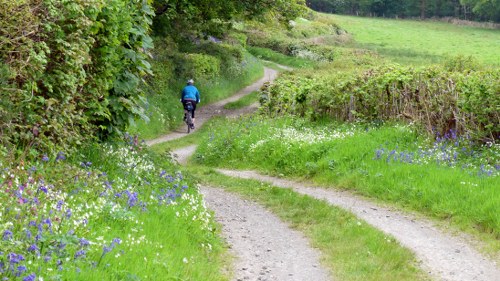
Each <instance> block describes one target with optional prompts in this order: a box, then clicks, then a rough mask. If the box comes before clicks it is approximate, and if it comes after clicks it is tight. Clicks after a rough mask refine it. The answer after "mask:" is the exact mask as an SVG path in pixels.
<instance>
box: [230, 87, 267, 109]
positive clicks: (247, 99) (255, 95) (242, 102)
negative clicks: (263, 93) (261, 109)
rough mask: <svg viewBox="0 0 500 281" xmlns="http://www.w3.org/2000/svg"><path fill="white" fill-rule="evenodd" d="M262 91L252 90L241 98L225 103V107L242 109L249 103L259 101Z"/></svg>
mask: <svg viewBox="0 0 500 281" xmlns="http://www.w3.org/2000/svg"><path fill="white" fill-rule="evenodd" d="M259 97H260V93H259V92H257V91H254V92H251V93H250V94H248V95H246V96H244V97H242V98H241V99H239V100H237V101H235V102H231V103H228V104H226V105H224V108H225V109H240V108H243V107H246V106H249V105H252V104H254V103H257V102H258V101H259Z"/></svg>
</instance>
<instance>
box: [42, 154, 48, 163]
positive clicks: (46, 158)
mask: <svg viewBox="0 0 500 281" xmlns="http://www.w3.org/2000/svg"><path fill="white" fill-rule="evenodd" d="M42 161H43V162H47V161H49V157H48V156H47V155H46V154H44V155H43V156H42Z"/></svg>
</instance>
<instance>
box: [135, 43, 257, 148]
mask: <svg viewBox="0 0 500 281" xmlns="http://www.w3.org/2000/svg"><path fill="white" fill-rule="evenodd" d="M245 60H246V62H247V63H246V66H245V68H244V71H243V72H242V73H241V75H239V76H237V77H219V78H216V79H213V80H210V81H206V82H203V81H202V82H198V81H196V82H198V83H195V86H196V87H197V88H198V90H199V91H200V95H201V103H200V104H199V105H198V106H199V107H203V106H204V105H205V104H210V103H212V102H215V101H218V100H221V99H224V98H226V97H229V96H231V95H232V94H234V93H235V92H237V91H238V90H239V89H241V88H242V87H244V86H247V85H250V84H252V83H253V82H255V81H256V80H258V79H259V78H260V77H262V75H263V74H264V68H263V65H262V63H261V62H260V60H258V59H256V58H255V57H253V56H252V55H250V54H249V53H245ZM157 83H158V82H157ZM159 84H160V85H161V84H162V83H159ZM163 84H165V85H168V86H167V87H166V88H164V89H156V90H155V91H154V92H151V93H150V94H149V95H148V96H147V99H148V103H147V104H146V111H147V112H148V117H149V120H142V119H141V120H137V121H136V122H135V123H133V124H132V126H131V128H130V130H129V131H130V133H132V134H138V135H139V136H140V137H141V138H142V139H153V138H155V137H158V136H160V135H162V134H165V133H167V132H169V131H171V130H172V129H175V128H178V127H179V126H180V125H181V124H182V122H183V121H182V118H183V114H184V113H183V109H182V104H181V103H180V102H179V100H180V93H181V90H182V88H183V87H184V86H185V81H175V82H172V83H170V84H169V83H163Z"/></svg>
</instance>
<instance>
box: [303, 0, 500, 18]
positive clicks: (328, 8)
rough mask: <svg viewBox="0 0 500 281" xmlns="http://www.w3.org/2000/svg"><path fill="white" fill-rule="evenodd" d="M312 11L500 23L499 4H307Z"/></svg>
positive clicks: (447, 0) (325, 0)
mask: <svg viewBox="0 0 500 281" xmlns="http://www.w3.org/2000/svg"><path fill="white" fill-rule="evenodd" d="M307 4H308V6H309V7H311V8H312V9H315V10H317V11H322V12H328V13H338V14H351V15H369V16H379V17H399V18H405V17H420V18H430V17H455V18H461V19H466V20H482V21H495V22H500V1H498V0H488V1H483V0H434V1H427V0H404V1H399V0H347V1H346V0H308V1H307Z"/></svg>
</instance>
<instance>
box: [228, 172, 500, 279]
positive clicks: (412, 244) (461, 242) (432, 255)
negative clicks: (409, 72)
mask: <svg viewBox="0 0 500 281" xmlns="http://www.w3.org/2000/svg"><path fill="white" fill-rule="evenodd" d="M219 172H221V173H223V174H225V175H228V176H232V177H240V178H247V179H257V180H260V181H265V182H269V183H271V184H272V185H275V186H278V187H283V188H291V189H293V190H294V191H296V192H298V193H301V194H305V195H308V196H311V197H314V198H317V199H323V200H326V201H327V202H329V203H330V204H332V205H335V206H338V207H341V208H343V209H346V210H349V211H351V212H352V213H354V214H355V215H356V216H358V217H359V218H361V219H363V220H365V221H366V222H368V223H369V224H371V225H372V226H374V227H376V228H378V229H380V230H382V231H384V232H385V233H387V234H390V235H392V236H393V237H394V238H395V239H396V240H398V241H399V242H400V243H401V244H402V245H403V246H405V247H407V248H409V249H411V250H412V251H413V252H414V253H415V254H416V256H417V258H418V259H419V260H420V262H421V266H422V268H424V269H426V270H427V271H428V272H429V274H430V275H431V276H433V277H435V278H436V279H437V280H450V281H451V280H454V281H455V280H456V281H468V280H478V281H499V280H500V269H499V268H498V265H496V264H495V263H494V262H492V261H490V260H488V259H486V258H485V257H483V256H482V255H481V254H480V253H478V252H477V251H476V250H475V249H474V248H473V247H472V246H471V245H470V244H469V243H468V242H467V239H465V238H461V237H456V236H452V235H449V234H446V233H443V232H442V231H440V230H438V229H437V228H436V227H434V226H433V225H432V223H431V222H429V221H426V220H423V219H420V218H419V219H417V218H415V217H413V216H411V215H409V214H403V213H401V212H399V211H395V210H390V209H387V208H384V207H381V206H378V205H376V204H374V203H372V202H368V201H366V200H364V199H361V198H359V197H357V196H354V195H352V194H350V193H348V192H341V191H335V190H326V189H322V188H316V187H313V186H307V185H304V184H303V183H297V182H293V181H289V180H284V179H279V178H275V177H269V176H264V175H261V174H258V173H256V172H253V171H231V170H222V169H221V170H219Z"/></svg>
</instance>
